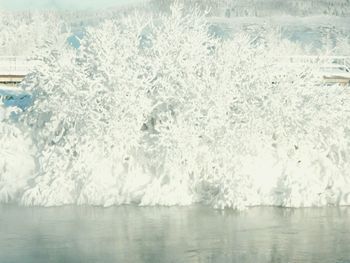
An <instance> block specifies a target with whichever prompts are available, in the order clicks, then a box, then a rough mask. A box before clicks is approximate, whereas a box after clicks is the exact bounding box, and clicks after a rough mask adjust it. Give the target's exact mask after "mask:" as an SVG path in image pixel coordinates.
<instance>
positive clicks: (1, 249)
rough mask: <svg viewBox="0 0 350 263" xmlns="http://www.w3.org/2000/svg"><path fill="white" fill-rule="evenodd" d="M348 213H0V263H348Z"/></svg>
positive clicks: (198, 209)
mask: <svg viewBox="0 0 350 263" xmlns="http://www.w3.org/2000/svg"><path fill="white" fill-rule="evenodd" d="M349 248H350V208H346V207H338V208H336V207H325V208H309V209H288V208H273V207H259V208H251V209H248V210H246V211H242V212H237V211H233V210H224V211H218V210H214V209H212V208H210V207H206V206H191V207H170V208H166V207H135V206H120V207H111V208H99V207H73V206H72V207H71V206H69V207H55V208H38V207H33V208H28V207H18V206H10V205H6V206H0V262H1V263H14V262H16V263H17V262H20V263H51V262H69V263H75V262H84V263H90V262H91V263H92V262H94V263H97V262H103V263H109V262H113V263H114V262H121V263H126V262H150V263H156V262H225V263H226V262H239V263H244V262H259V263H263V262H339V263H345V262H350V249H349Z"/></svg>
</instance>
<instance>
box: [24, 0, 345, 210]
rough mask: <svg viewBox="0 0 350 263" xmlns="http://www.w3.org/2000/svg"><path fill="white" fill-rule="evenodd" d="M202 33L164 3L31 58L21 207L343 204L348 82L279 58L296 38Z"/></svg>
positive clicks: (193, 17)
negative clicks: (326, 79) (28, 154)
mask: <svg viewBox="0 0 350 263" xmlns="http://www.w3.org/2000/svg"><path fill="white" fill-rule="evenodd" d="M208 32H210V30H209V25H208V24H207V22H206V19H205V16H204V14H201V13H200V12H198V11H197V10H192V11H191V12H189V13H188V12H185V11H184V10H183V9H182V8H181V6H180V5H173V6H172V10H171V14H170V15H160V16H157V17H152V18H149V16H145V15H142V14H135V15H132V16H128V17H125V18H123V19H116V20H108V21H106V22H104V23H101V24H100V25H99V26H98V27H95V28H88V29H87V30H86V35H85V37H84V39H83V40H82V42H81V44H82V46H81V48H80V49H79V50H77V51H76V50H71V49H66V50H65V51H64V52H62V51H52V52H51V53H50V55H49V56H46V57H45V58H43V63H42V65H40V67H38V69H37V71H36V72H35V73H34V74H32V75H31V76H30V77H28V78H27V79H26V82H25V83H24V84H23V85H24V86H25V87H26V88H27V89H31V90H32V92H33V93H34V95H35V103H34V105H33V106H32V107H31V108H30V109H29V110H28V111H27V112H26V113H25V114H24V115H23V116H22V118H21V120H22V122H24V123H26V124H27V125H28V127H30V129H31V131H32V134H33V136H32V137H33V141H34V143H35V145H36V147H37V149H38V153H37V163H38V171H37V173H36V178H35V180H34V181H33V182H32V183H31V184H30V185H27V186H26V188H25V189H24V188H23V195H22V197H21V201H22V202H23V203H24V204H26V205H62V204H71V203H77V204H96V205H113V204H124V203H137V204H141V205H157V204H159V205H176V204H179V205H186V204H191V203H195V202H202V203H208V204H210V205H213V206H215V207H220V208H223V207H233V208H243V207H246V206H249V205H260V204H267V205H284V206H310V205H323V204H348V203H349V202H350V200H348V199H347V196H348V193H349V191H350V187H349V184H348V182H347V178H348V175H347V171H348V170H349V169H348V168H349V165H348V163H349V160H348V158H349V143H348V142H349V130H348V128H347V127H346V123H349V117H350V115H349V106H348V105H349V103H348V100H349V99H348V98H349V90H348V89H344V88H343V87H338V86H334V87H326V86H323V85H322V83H321V82H320V81H319V80H318V79H317V74H315V72H316V69H317V67H318V66H317V65H315V64H311V63H310V64H306V65H305V64H303V65H299V64H293V63H289V62H288V61H282V60H281V59H278V57H279V56H281V57H282V56H286V55H293V54H296V53H298V54H300V53H302V52H303V50H302V49H301V48H300V47H298V46H297V45H296V44H292V43H290V42H288V41H276V40H275V39H274V38H273V36H268V37H265V38H264V39H261V40H259V41H256V38H254V37H252V36H249V35H247V34H244V33H240V34H235V36H234V38H233V39H231V40H221V39H217V38H215V37H214V36H211V35H210V34H209V33H208ZM275 38H276V36H275ZM276 57H277V59H276Z"/></svg>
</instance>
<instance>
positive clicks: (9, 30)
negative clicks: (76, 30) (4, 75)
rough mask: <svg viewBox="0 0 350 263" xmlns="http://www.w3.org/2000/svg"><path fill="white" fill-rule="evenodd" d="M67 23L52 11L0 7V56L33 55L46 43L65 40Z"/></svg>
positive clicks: (67, 31)
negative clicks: (4, 9)
mask: <svg viewBox="0 0 350 263" xmlns="http://www.w3.org/2000/svg"><path fill="white" fill-rule="evenodd" d="M69 31H70V29H69V26H68V24H67V23H66V22H65V21H64V20H63V19H62V18H61V17H60V16H59V14H57V13H55V12H50V11H46V12H6V11H1V10H0V56H24V57H28V56H32V55H34V54H36V53H38V52H39V50H40V49H42V48H43V47H44V46H45V45H47V44H48V43H49V44H51V45H52V44H53V43H57V41H58V40H59V39H58V38H62V39H64V40H66V39H67V37H68V36H67V35H68V33H69Z"/></svg>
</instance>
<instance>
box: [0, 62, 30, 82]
mask: <svg viewBox="0 0 350 263" xmlns="http://www.w3.org/2000/svg"><path fill="white" fill-rule="evenodd" d="M30 69H31V63H29V61H28V60H27V58H26V57H10V56H0V83H1V84H16V83H19V82H21V81H22V80H23V79H24V77H25V76H26V75H27V74H28V73H29V71H30Z"/></svg>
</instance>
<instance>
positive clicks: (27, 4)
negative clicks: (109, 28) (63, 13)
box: [0, 0, 142, 10]
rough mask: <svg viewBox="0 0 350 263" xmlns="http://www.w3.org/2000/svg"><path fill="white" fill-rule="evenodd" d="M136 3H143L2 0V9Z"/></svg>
mask: <svg viewBox="0 0 350 263" xmlns="http://www.w3.org/2000/svg"><path fill="white" fill-rule="evenodd" d="M136 2H142V0H0V9H6V10H33V9H67V10H71V9H96V8H108V7H112V6H117V5H124V4H133V3H136Z"/></svg>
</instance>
